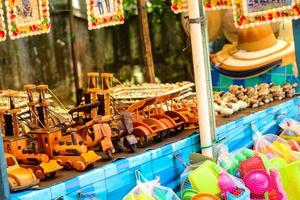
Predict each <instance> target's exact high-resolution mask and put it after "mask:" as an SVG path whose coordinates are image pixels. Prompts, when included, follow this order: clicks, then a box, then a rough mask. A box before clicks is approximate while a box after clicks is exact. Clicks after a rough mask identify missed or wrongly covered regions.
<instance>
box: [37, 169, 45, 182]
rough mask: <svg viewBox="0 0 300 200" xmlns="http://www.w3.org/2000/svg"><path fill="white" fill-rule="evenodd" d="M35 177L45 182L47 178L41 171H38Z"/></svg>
mask: <svg viewBox="0 0 300 200" xmlns="http://www.w3.org/2000/svg"><path fill="white" fill-rule="evenodd" d="M35 175H36V177H37V178H38V179H40V180H44V179H45V178H46V177H45V174H44V172H43V171H42V170H41V169H38V170H36V171H35Z"/></svg>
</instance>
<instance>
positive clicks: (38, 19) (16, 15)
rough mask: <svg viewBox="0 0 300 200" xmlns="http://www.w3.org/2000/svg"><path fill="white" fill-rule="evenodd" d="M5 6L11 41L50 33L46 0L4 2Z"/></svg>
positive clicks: (9, 0)
mask: <svg viewBox="0 0 300 200" xmlns="http://www.w3.org/2000/svg"><path fill="white" fill-rule="evenodd" d="M0 1H1V0H0ZM5 5H6V10H7V12H6V14H7V23H8V34H9V37H10V38H11V39H12V40H14V39H18V38H22V37H28V36H33V35H39V34H43V33H48V32H50V29H51V24H50V13H49V2H48V0H6V2H5ZM0 22H1V20H0ZM0 26H1V25H0Z"/></svg>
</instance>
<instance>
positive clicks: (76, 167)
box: [73, 160, 86, 172]
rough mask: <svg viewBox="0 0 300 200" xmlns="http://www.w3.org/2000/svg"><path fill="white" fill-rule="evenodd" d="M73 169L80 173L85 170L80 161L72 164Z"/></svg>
mask: <svg viewBox="0 0 300 200" xmlns="http://www.w3.org/2000/svg"><path fill="white" fill-rule="evenodd" d="M73 167H74V169H76V170H77V171H80V172H82V171H84V170H85V168H86V166H85V164H84V163H83V162H82V161H80V160H78V161H76V162H75V163H74V164H73Z"/></svg>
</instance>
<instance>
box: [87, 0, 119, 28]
mask: <svg viewBox="0 0 300 200" xmlns="http://www.w3.org/2000/svg"><path fill="white" fill-rule="evenodd" d="M86 2H87V16H88V28H89V30H92V29H99V28H103V27H106V26H114V25H118V24H123V23H124V11H123V7H122V0H86Z"/></svg>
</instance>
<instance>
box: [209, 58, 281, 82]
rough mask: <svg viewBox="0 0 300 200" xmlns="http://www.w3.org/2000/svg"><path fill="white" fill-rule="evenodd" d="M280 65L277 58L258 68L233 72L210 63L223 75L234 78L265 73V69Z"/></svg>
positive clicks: (245, 77) (244, 77) (250, 76)
mask: <svg viewBox="0 0 300 200" xmlns="http://www.w3.org/2000/svg"><path fill="white" fill-rule="evenodd" d="M281 65H282V60H277V61H275V62H273V63H269V64H268V65H265V66H262V67H260V68H257V69H255V70H247V71H240V72H235V71H227V70H224V69H221V68H220V67H219V66H217V65H214V64H213V63H212V67H213V68H214V69H215V70H216V71H218V72H219V73H221V74H223V75H224V76H228V77H230V78H236V79H247V78H252V77H256V76H259V75H261V74H264V73H266V72H267V71H269V70H271V69H273V68H275V67H279V66H281Z"/></svg>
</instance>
